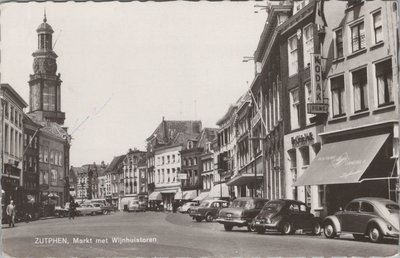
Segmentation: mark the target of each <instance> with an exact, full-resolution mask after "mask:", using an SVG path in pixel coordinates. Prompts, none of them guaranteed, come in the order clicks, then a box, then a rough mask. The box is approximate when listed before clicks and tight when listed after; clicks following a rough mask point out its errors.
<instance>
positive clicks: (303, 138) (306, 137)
mask: <svg viewBox="0 0 400 258" xmlns="http://www.w3.org/2000/svg"><path fill="white" fill-rule="evenodd" d="M312 141H314V136H313V134H312V133H311V132H310V133H305V134H302V135H297V136H294V137H292V145H293V146H299V145H305V144H308V143H309V142H312Z"/></svg>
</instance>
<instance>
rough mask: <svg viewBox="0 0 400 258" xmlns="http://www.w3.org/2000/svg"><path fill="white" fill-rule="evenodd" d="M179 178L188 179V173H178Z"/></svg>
mask: <svg viewBox="0 0 400 258" xmlns="http://www.w3.org/2000/svg"><path fill="white" fill-rule="evenodd" d="M176 176H177V178H178V180H186V179H187V174H184V173H180V174H176Z"/></svg>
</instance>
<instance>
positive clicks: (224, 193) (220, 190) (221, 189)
mask: <svg viewBox="0 0 400 258" xmlns="http://www.w3.org/2000/svg"><path fill="white" fill-rule="evenodd" d="M208 197H209V198H227V197H230V196H229V189H228V186H227V185H226V184H225V183H222V184H217V185H214V186H213V187H212V188H211V190H210V193H209V194H208Z"/></svg>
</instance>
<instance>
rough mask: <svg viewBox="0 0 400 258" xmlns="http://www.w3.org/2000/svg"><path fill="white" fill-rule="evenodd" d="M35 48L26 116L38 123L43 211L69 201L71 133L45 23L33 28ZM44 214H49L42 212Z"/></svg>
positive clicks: (55, 57)
mask: <svg viewBox="0 0 400 258" xmlns="http://www.w3.org/2000/svg"><path fill="white" fill-rule="evenodd" d="M36 32H37V35H38V41H37V42H38V47H37V50H36V51H35V52H33V54H32V56H33V58H34V60H33V74H31V75H30V80H29V88H30V98H29V104H30V107H29V108H30V109H29V112H28V116H29V118H30V119H32V120H33V121H34V122H35V123H37V124H39V125H40V126H41V129H40V136H39V203H40V204H41V205H43V206H44V207H49V208H48V209H47V208H45V210H46V211H51V207H53V206H63V205H64V203H65V202H68V201H69V179H68V178H69V150H70V140H71V136H70V135H68V132H67V128H66V127H63V126H62V125H63V124H64V120H65V113H64V112H61V88H60V86H61V83H62V81H61V79H60V74H59V73H58V74H56V72H57V62H56V59H57V55H56V53H54V51H53V43H52V35H53V33H54V31H53V29H52V28H51V26H50V25H49V24H48V23H47V19H46V14H45V15H44V19H43V23H41V24H40V25H39V27H38V28H37V30H36ZM41 215H43V216H48V215H51V212H50V213H46V212H44V213H43V214H41Z"/></svg>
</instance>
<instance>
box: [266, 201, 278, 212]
mask: <svg viewBox="0 0 400 258" xmlns="http://www.w3.org/2000/svg"><path fill="white" fill-rule="evenodd" d="M282 207H283V203H281V202H268V203H267V204H266V205H265V206H264V208H263V211H268V212H277V211H278V210H280V209H281V208H282Z"/></svg>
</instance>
